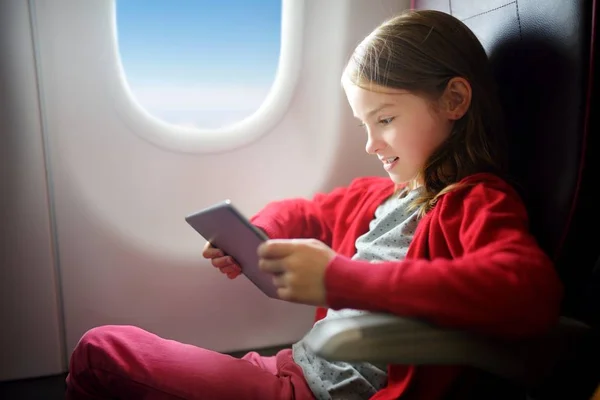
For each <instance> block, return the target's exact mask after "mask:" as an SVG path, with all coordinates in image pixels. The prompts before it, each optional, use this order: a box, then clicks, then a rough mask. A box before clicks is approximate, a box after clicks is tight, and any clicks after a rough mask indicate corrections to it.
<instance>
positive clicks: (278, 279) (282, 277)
mask: <svg viewBox="0 0 600 400" xmlns="http://www.w3.org/2000/svg"><path fill="white" fill-rule="evenodd" d="M273 285H275V287H277V288H282V287H285V286H286V274H278V275H273Z"/></svg>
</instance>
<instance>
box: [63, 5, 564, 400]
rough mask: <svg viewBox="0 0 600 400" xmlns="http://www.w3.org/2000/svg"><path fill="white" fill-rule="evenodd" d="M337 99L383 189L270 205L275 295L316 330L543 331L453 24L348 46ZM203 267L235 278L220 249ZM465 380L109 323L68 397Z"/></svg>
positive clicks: (515, 209)
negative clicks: (389, 320) (349, 326)
mask: <svg viewBox="0 0 600 400" xmlns="http://www.w3.org/2000/svg"><path fill="white" fill-rule="evenodd" d="M342 86H343V89H344V91H345V94H346V96H347V98H348V102H349V104H350V107H351V108H352V111H353V112H354V115H355V117H356V118H357V119H358V120H359V121H360V123H361V125H363V126H364V127H365V130H366V135H367V143H366V151H367V153H369V154H372V155H374V156H377V157H378V158H379V159H380V160H381V162H382V164H383V168H384V169H385V170H386V171H387V172H388V174H389V177H390V178H391V179H387V178H378V177H368V178H360V179H356V180H354V181H353V182H352V183H351V184H350V185H349V186H348V187H345V188H338V189H335V190H334V191H332V192H331V193H329V194H319V195H317V196H316V197H314V199H312V200H304V199H292V200H285V201H278V202H273V203H270V204H268V205H267V206H266V207H265V208H264V209H263V210H262V211H260V212H259V213H258V214H257V215H255V216H254V217H253V218H252V222H253V224H255V225H256V226H257V227H259V228H260V229H262V230H264V231H265V232H266V233H267V235H268V236H269V237H270V238H272V239H273V240H269V241H267V242H266V243H265V244H263V245H261V246H260V247H259V248H258V250H257V251H258V254H259V256H260V267H261V268H262V269H263V270H264V271H266V272H269V273H272V274H273V276H274V277H273V279H274V281H275V283H276V285H277V286H278V288H279V295H280V297H281V298H283V299H285V300H289V301H293V302H298V303H304V304H311V305H316V306H318V307H320V308H319V313H318V318H319V319H321V318H325V319H330V318H336V317H339V316H344V315H355V314H358V313H362V312H369V311H378V312H381V311H383V312H389V313H394V314H397V315H400V316H406V317H414V318H422V319H425V320H427V321H430V322H432V323H434V324H437V325H439V326H440V327H452V328H457V329H464V330H469V331H471V332H475V333H479V334H487V335H495V336H499V337H503V338H507V339H517V338H522V337H527V336H532V335H536V334H541V333H543V332H544V331H545V330H546V329H548V328H549V327H550V326H552V325H553V324H554V323H555V322H556V321H557V318H558V313H559V304H560V300H561V295H562V288H561V285H560V282H559V280H558V278H557V275H556V274H555V271H554V269H553V265H552V263H551V261H550V260H549V259H548V257H546V255H545V254H544V253H543V252H542V250H541V249H540V248H539V247H538V245H537V244H536V241H535V239H534V238H533V237H532V236H531V234H530V233H529V232H528V221H527V215H526V211H525V207H524V205H523V203H522V202H521V199H520V198H519V196H518V194H517V193H516V192H515V190H514V189H513V188H512V187H511V186H510V185H509V184H508V183H507V182H506V181H505V180H504V179H503V175H504V168H505V166H504V154H503V152H502V134H503V132H502V120H501V111H500V107H499V104H498V99H497V97H496V92H495V89H494V84H493V79H492V75H491V73H490V68H489V65H488V60H487V57H486V54H485V52H484V49H483V48H482V46H481V45H480V43H479V41H478V40H477V39H476V37H475V36H474V35H473V33H472V32H471V31H470V30H469V29H468V28H467V27H466V26H465V25H464V24H463V23H462V22H460V21H458V20H457V19H455V18H454V17H452V16H450V15H448V14H444V13H440V12H435V11H411V12H406V13H403V14H401V15H399V16H397V17H395V18H393V19H391V20H389V21H387V22H385V23H383V24H382V25H381V26H379V27H378V28H377V29H375V31H373V32H372V33H371V34H370V35H369V36H367V37H366V38H365V39H364V40H363V41H362V43H361V44H360V45H359V46H358V47H357V48H356V50H355V51H354V53H353V55H352V57H351V59H350V61H349V62H348V64H347V66H346V68H345V70H344V72H343V75H342ZM203 254H204V256H205V257H206V258H210V259H212V263H213V265H214V266H215V267H218V268H219V269H220V270H221V271H222V272H224V273H226V274H227V275H228V276H229V277H230V278H234V277H235V276H237V275H238V274H239V267H238V266H237V265H236V264H235V262H234V260H232V259H231V258H230V257H228V256H227V255H226V254H223V252H222V251H221V250H219V249H215V248H212V247H211V246H210V245H207V246H206V248H205V249H204V253H203ZM327 308H328V310H327ZM318 323H321V322H317V324H318ZM462 372H463V371H462V370H461V369H459V368H454V367H435V366H431V367H419V368H416V367H414V366H401V365H389V366H377V365H373V364H369V363H354V364H350V363H345V362H329V361H326V360H323V359H320V358H319V357H316V356H315V355H314V354H312V353H311V351H310V349H308V348H307V347H306V346H305V345H304V343H303V342H302V341H300V342H299V343H296V344H295V345H294V346H293V348H292V349H286V350H283V351H281V352H279V353H278V354H277V355H276V356H274V357H261V356H259V355H258V354H256V353H254V352H251V353H248V354H247V355H246V356H244V357H243V359H241V360H240V359H235V358H233V357H229V356H226V355H222V354H219V353H216V352H212V351H209V350H205V349H201V348H198V347H194V346H189V345H186V344H181V343H177V342H174V341H170V340H165V339H162V338H159V337H157V336H155V335H153V334H151V333H148V332H145V331H143V330H141V329H138V328H135V327H130V326H104V327H99V328H95V329H92V330H90V331H89V332H87V333H86V334H85V335H84V337H83V338H82V339H81V341H80V342H79V344H78V346H77V348H76V349H75V351H74V353H73V355H72V357H71V363H70V375H69V376H68V378H67V385H68V389H67V394H68V396H67V397H68V398H69V399H100V398H106V399H108V398H119V399H134V398H145V399H261V400H268V399H314V398H317V399H369V398H372V399H396V398H407V396H409V392H410V398H411V399H427V400H432V399H439V398H442V397H444V396H448V394H449V393H450V391H451V390H456V388H453V383H456V382H457V378H458V377H459V376H461V373H462Z"/></svg>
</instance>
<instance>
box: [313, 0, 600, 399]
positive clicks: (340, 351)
mask: <svg viewBox="0 0 600 400" xmlns="http://www.w3.org/2000/svg"><path fill="white" fill-rule="evenodd" d="M412 7H413V8H415V9H437V10H440V11H443V12H447V13H449V14H452V15H454V16H456V17H457V18H459V19H461V20H462V21H463V22H464V23H465V24H466V25H468V26H469V27H470V28H471V29H472V30H473V32H474V33H475V34H476V35H477V36H478V38H479V39H480V41H481V42H482V44H483V46H484V48H485V50H486V52H487V53H488V56H489V58H490V61H491V64H492V69H493V71H494V74H495V76H496V79H497V83H498V90H499V94H500V98H501V101H502V105H503V108H504V112H505V117H506V121H507V133H508V138H507V140H508V145H509V155H510V157H509V159H510V160H509V161H510V165H511V167H510V168H511V169H510V171H511V175H512V176H513V177H514V178H515V182H516V185H517V188H518V189H519V190H520V192H521V193H522V195H523V198H524V200H525V202H526V204H527V207H528V209H529V211H530V217H531V229H532V231H533V233H534V234H535V236H536V238H537V239H538V241H539V243H540V245H541V246H542V248H543V249H544V250H545V251H546V252H547V253H548V254H549V255H550V256H551V257H552V258H553V260H554V261H555V263H556V268H557V270H558V272H559V274H560V277H561V279H562V282H563V284H564V287H565V297H564V301H563V309H562V315H563V316H562V317H561V321H560V323H559V324H557V326H556V327H555V329H553V330H552V331H551V332H549V333H548V334H547V335H546V336H544V337H543V338H533V339H532V340H526V341H523V342H519V343H506V342H499V341H494V340H491V339H490V338H481V337H476V336H474V335H470V334H468V333H464V332H462V333H461V332H455V331H451V330H446V329H442V328H439V327H435V326H431V325H429V324H427V323H426V322H424V321H415V320H410V319H407V318H399V317H397V316H390V315H384V314H369V315H363V316H359V317H352V318H342V319H339V320H333V321H327V322H326V323H324V324H322V325H321V326H320V328H319V329H314V330H313V331H311V332H310V333H309V334H308V335H307V336H306V338H305V340H306V341H307V344H308V345H309V346H310V347H312V349H313V350H314V351H316V352H317V353H318V354H319V355H321V356H322V357H325V358H327V359H330V360H345V361H369V362H387V363H395V364H415V365H441V364H450V365H467V366H470V367H473V368H475V369H477V370H478V371H481V373H482V374H485V378H484V375H482V379H481V380H480V382H481V383H482V385H481V388H478V390H479V396H480V397H476V398H491V395H492V391H496V390H498V392H497V393H495V394H496V395H498V393H502V390H501V389H499V388H500V387H504V388H508V387H510V388H508V389H506V390H505V391H504V392H503V393H504V394H503V396H504V397H502V398H520V399H524V398H530V399H535V400H538V399H539V400H541V399H549V398H564V399H567V398H568V399H579V398H581V399H584V398H585V399H589V398H591V396H592V393H593V391H594V388H595V386H596V385H597V384H598V378H599V376H600V374H599V373H598V371H597V370H594V369H593V368H592V366H593V365H594V364H597V362H596V361H595V360H597V359H599V358H600V349H599V347H600V340H598V333H597V330H598V322H600V306H598V305H600V301H599V299H600V293H598V291H597V290H595V288H597V287H598V288H600V266H598V267H597V268H596V274H594V273H593V270H594V264H595V262H596V260H599V261H598V262H599V265H600V258H599V256H600V248H599V246H598V243H597V238H598V234H597V233H596V232H597V229H598V227H599V226H600V208H599V207H596V205H595V204H594V203H595V198H594V196H593V189H594V186H595V182H596V181H597V179H598V171H599V170H600V168H599V166H600V143H599V140H598V135H594V134H593V132H595V131H596V130H597V125H598V117H597V116H596V115H595V113H596V112H597V110H598V104H597V102H598V101H597V98H598V90H597V89H596V88H595V87H596V86H597V85H595V84H594V82H593V79H592V78H593V76H594V70H595V69H596V65H597V62H596V52H595V49H596V42H595V39H596V35H595V24H596V14H597V12H596V9H597V8H596V1H595V0H570V1H564V0H543V1H542V0H515V1H510V0H450V1H444V2H442V1H439V0H413V1H412ZM594 279H596V280H595V281H594ZM409 343H410V345H409ZM403 344H404V345H403ZM509 392H510V393H511V397H506V396H508V395H507V393H509ZM526 393H527V395H526ZM527 396H529V397H527ZM494 398H500V397H499V395H498V396H496V397H494Z"/></svg>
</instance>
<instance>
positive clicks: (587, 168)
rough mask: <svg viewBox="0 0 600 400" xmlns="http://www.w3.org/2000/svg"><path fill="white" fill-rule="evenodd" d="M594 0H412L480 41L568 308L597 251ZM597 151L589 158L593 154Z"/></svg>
mask: <svg viewBox="0 0 600 400" xmlns="http://www.w3.org/2000/svg"><path fill="white" fill-rule="evenodd" d="M594 6H595V1H593V0H569V1H565V0H516V1H510V0H450V1H439V0H414V1H413V8H416V9H437V10H440V11H444V12H447V13H449V14H452V15H454V16H455V17H457V18H459V19H460V20H462V21H463V22H464V23H465V24H466V25H467V26H469V28H471V29H472V30H473V32H474V33H475V34H476V35H477V37H478V38H479V39H480V41H481V42H482V44H483V46H484V48H485V50H486V52H487V53H488V57H489V58H490V61H491V64H492V68H493V70H494V74H495V76H496V79H497V82H498V86H499V93H500V97H501V102H502V106H503V109H504V113H505V117H506V120H507V133H508V144H509V149H510V151H509V159H510V165H511V174H512V176H513V177H514V178H515V179H516V181H517V182H518V184H519V185H520V189H521V191H522V193H523V195H524V198H525V201H526V203H527V205H528V208H529V211H530V217H531V227H532V230H533V233H534V234H535V235H536V237H537V239H538V241H539V243H540V245H541V246H542V247H543V248H544V250H546V251H547V252H548V254H549V255H551V256H552V257H553V258H554V260H555V261H556V263H557V268H558V270H559V273H560V274H561V276H562V278H563V282H564V283H565V285H566V286H567V291H568V296H566V300H567V302H566V303H565V306H566V310H568V312H567V314H570V315H572V314H573V313H576V311H575V310H576V309H577V307H576V305H575V304H574V303H573V302H574V300H575V299H576V298H580V297H581V295H582V293H583V292H584V290H583V287H584V286H585V284H586V280H587V279H588V278H589V277H590V276H591V275H590V274H591V270H592V268H593V265H594V261H595V259H596V257H597V256H598V254H600V251H599V249H598V247H597V240H596V238H597V235H595V234H593V235H586V234H583V232H584V231H587V229H586V228H590V229H592V232H594V230H595V229H597V228H598V226H599V225H598V224H599V222H600V218H599V216H600V212H599V211H600V209H599V208H598V207H594V203H593V198H592V196H591V189H593V185H594V183H595V181H596V179H598V175H597V171H598V165H599V163H598V159H599V158H600V151H599V150H600V147H598V137H597V135H593V134H592V132H594V129H595V127H596V125H597V118H595V117H594V116H593V115H592V111H591V110H592V106H593V102H594V101H595V97H596V96H597V94H596V93H595V92H594V91H593V90H592V89H593V88H592V84H593V82H592V75H593V71H592V61H593V58H594V52H593V46H594V44H595V43H594V41H593V38H594V21H595V15H594V12H595V9H594ZM594 152H595V153H596V154H595V157H593V153H594Z"/></svg>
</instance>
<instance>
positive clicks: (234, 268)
mask: <svg viewBox="0 0 600 400" xmlns="http://www.w3.org/2000/svg"><path fill="white" fill-rule="evenodd" d="M220 270H221V272H223V273H225V274H230V273H234V272H237V273H240V272H242V269H241V268H240V267H239V266H237V265H235V264H231V265H228V266H226V267H223V268H220Z"/></svg>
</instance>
